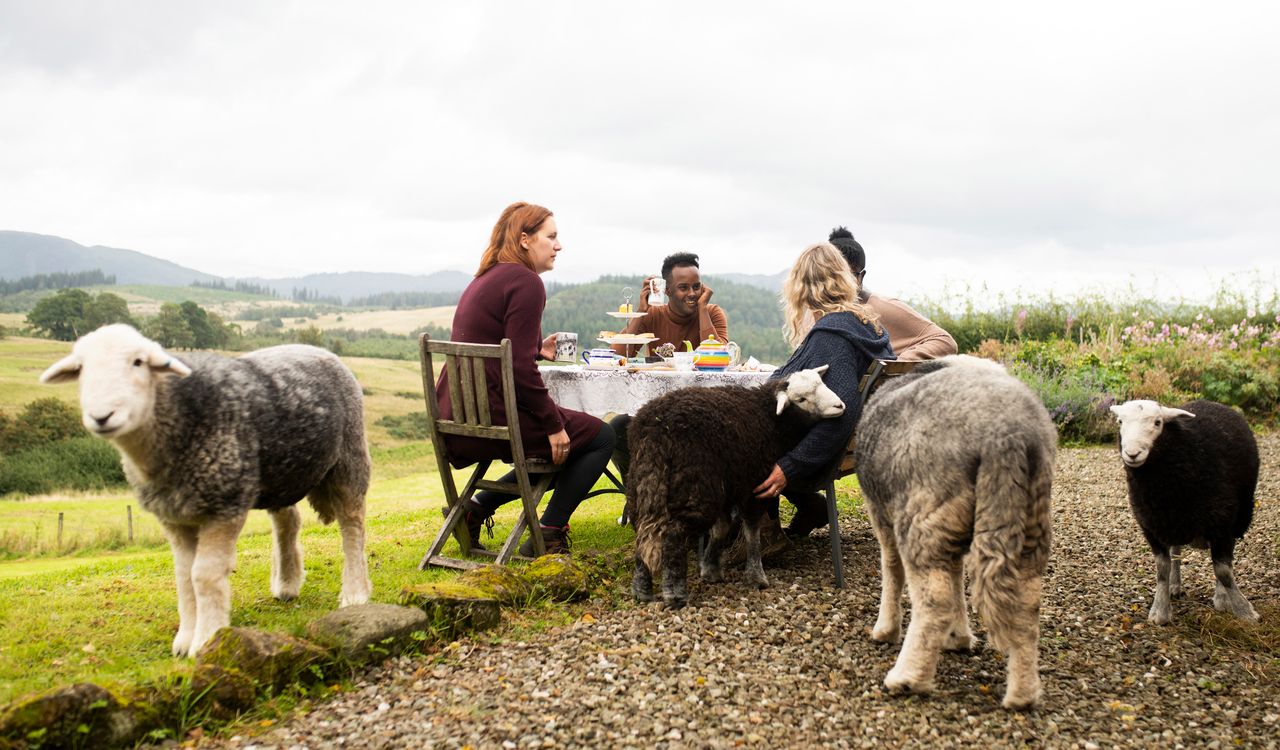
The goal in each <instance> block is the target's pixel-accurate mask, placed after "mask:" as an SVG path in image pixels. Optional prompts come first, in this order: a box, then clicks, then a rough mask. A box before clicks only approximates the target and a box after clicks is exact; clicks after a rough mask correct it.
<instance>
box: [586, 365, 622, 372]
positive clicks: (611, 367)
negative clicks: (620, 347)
mask: <svg viewBox="0 0 1280 750" xmlns="http://www.w3.org/2000/svg"><path fill="white" fill-rule="evenodd" d="M582 369H584V370H617V371H618V372H623V371H624V370H626V369H627V368H626V367H624V366H623V365H583V366H582Z"/></svg>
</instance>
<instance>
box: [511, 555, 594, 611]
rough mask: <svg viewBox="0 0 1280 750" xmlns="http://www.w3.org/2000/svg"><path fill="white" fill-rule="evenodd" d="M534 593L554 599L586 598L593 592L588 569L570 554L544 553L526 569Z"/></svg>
mask: <svg viewBox="0 0 1280 750" xmlns="http://www.w3.org/2000/svg"><path fill="white" fill-rule="evenodd" d="M524 577H525V580H527V581H529V583H530V584H531V585H532V586H533V590H534V593H535V594H536V595H538V596H545V597H547V598H548V599H551V600H552V601H557V602H569V601H575V600H577V599H584V598H586V597H587V595H588V594H590V593H591V587H590V586H589V585H588V577H587V569H586V568H585V567H583V566H582V565H580V564H578V563H576V562H574V561H573V558H571V557H569V556H568V555H543V556H542V557H539V558H538V559H537V560H534V561H533V562H531V563H529V566H528V567H527V568H525V569H524Z"/></svg>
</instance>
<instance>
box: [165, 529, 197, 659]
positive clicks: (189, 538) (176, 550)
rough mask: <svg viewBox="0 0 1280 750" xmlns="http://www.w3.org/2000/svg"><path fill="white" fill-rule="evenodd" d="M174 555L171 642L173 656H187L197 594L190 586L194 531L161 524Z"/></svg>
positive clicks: (193, 625)
mask: <svg viewBox="0 0 1280 750" xmlns="http://www.w3.org/2000/svg"><path fill="white" fill-rule="evenodd" d="M160 525H161V526H162V527H164V535H165V536H166V537H168V539H169V549H170V550H171V551H172V552H173V577H174V579H175V580H176V581H177V584H178V634H177V635H176V636H174V638H173V646H172V651H173V655H174V656H186V655H187V653H188V652H189V651H190V650H191V637H192V635H194V634H195V631H196V594H195V589H194V588H193V587H192V585H191V563H192V561H193V560H195V556H196V530H195V529H194V528H192V527H190V526H177V525H174V524H170V523H165V522H163V521H161V522H160Z"/></svg>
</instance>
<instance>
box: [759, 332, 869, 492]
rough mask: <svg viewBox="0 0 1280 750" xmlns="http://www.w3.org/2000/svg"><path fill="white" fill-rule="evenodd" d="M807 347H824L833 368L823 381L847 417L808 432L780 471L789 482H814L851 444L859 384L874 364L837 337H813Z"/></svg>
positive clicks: (780, 461)
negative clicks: (798, 480)
mask: <svg viewBox="0 0 1280 750" xmlns="http://www.w3.org/2000/svg"><path fill="white" fill-rule="evenodd" d="M806 345H808V346H822V350H821V351H822V353H823V354H824V355H826V356H824V357H823V359H824V360H825V361H826V362H827V364H829V365H831V366H830V367H829V368H827V371H826V372H825V373H824V374H823V377H822V380H823V382H824V383H826V385H827V387H828V388H830V389H831V390H833V391H835V393H836V395H837V396H839V397H840V400H841V401H844V407H845V408H844V414H842V415H840V417H839V418H837V419H823V420H821V421H819V422H818V423H817V424H815V425H814V426H813V428H812V429H810V430H809V434H807V435H805V437H804V439H803V440H801V441H800V443H799V445H797V446H796V447H795V448H793V449H792V450H791V451H790V452H789V453H787V454H786V455H785V456H783V457H782V458H780V459H778V467H779V468H781V469H782V472H783V474H785V475H786V477H787V479H788V480H789V481H793V480H795V479H798V478H805V479H809V478H813V477H814V476H816V475H817V473H818V472H819V471H821V470H822V469H824V468H826V467H827V466H829V465H830V464H831V462H832V461H834V460H835V458H836V457H837V456H839V455H840V453H841V451H843V450H844V449H845V447H846V446H847V445H848V444H849V438H850V437H852V435H853V428H854V426H856V425H857V423H858V416H859V414H861V412H862V401H861V399H859V398H858V382H859V381H860V380H861V379H862V373H864V372H866V369H867V366H868V365H869V364H870V363H871V356H870V355H869V354H867V353H866V352H865V351H863V350H862V349H859V348H855V347H854V346H853V345H852V344H850V343H849V342H848V341H847V340H846V339H844V338H842V337H840V336H838V335H836V334H825V335H819V336H810V338H809V341H808V342H806Z"/></svg>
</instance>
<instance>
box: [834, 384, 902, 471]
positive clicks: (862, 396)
mask: <svg viewBox="0 0 1280 750" xmlns="http://www.w3.org/2000/svg"><path fill="white" fill-rule="evenodd" d="M917 364H919V362H916V361H913V360H909V359H908V360H900V359H875V360H872V361H871V365H870V366H869V367H867V371H866V372H864V373H862V379H861V380H859V381H858V399H859V400H860V401H861V402H862V407H863V408H864V409H865V408H866V406H867V401H869V400H870V399H871V394H872V393H874V392H875V389H876V386H878V385H880V384H881V383H883V382H884V379H885V378H895V377H898V376H899V375H906V374H907V373H909V372H911V371H912V370H914V369H915V366H916V365H917ZM857 440H858V433H857V430H856V429H855V430H854V433H853V437H851V438H849V445H847V446H845V449H844V455H842V456H841V457H840V465H839V468H838V469H837V470H836V478H839V477H845V476H848V475H850V474H852V473H854V472H855V471H857V470H858V463H857V459H856V458H855V456H854V448H855V446H856V445H857Z"/></svg>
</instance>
